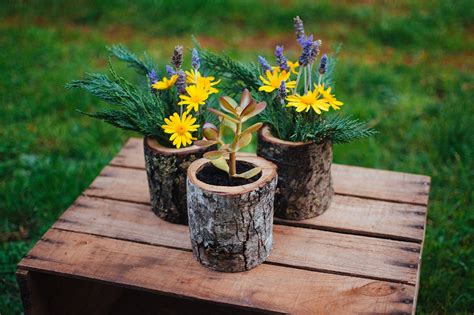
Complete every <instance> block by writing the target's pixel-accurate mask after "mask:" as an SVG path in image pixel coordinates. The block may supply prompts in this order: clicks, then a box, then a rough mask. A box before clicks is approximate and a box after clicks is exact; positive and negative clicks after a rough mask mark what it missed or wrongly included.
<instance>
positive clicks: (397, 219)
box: [84, 166, 426, 242]
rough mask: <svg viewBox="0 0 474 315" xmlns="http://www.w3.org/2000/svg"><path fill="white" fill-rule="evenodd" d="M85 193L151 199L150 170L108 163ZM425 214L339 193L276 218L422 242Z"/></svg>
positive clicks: (145, 201)
mask: <svg viewBox="0 0 474 315" xmlns="http://www.w3.org/2000/svg"><path fill="white" fill-rule="evenodd" d="M84 194H86V195H88V196H93V197H103V198H109V199H115V200H122V201H130V202H137V203H142V204H149V203H150V197H149V193H148V186H147V179H146V174H145V171H144V170H139V169H131V168H123V167H114V166H106V167H105V168H104V170H103V171H102V172H101V173H100V175H99V176H98V177H97V178H96V179H95V180H94V182H93V183H92V184H91V186H90V187H89V189H88V190H86V191H85V192H84ZM183 198H184V197H183ZM425 217H426V207H425V206H418V205H411V204H403V203H395V202H384V201H378V200H371V199H362V198H358V197H350V196H341V195H336V196H334V198H333V201H332V203H331V205H330V207H329V209H328V211H326V213H324V214H323V215H321V216H319V217H317V218H313V219H308V220H303V221H285V220H281V219H277V218H275V222H278V223H280V224H287V225H294V226H301V227H309V228H316V229H326V230H332V231H341V232H345V233H353V234H360V235H370V236H380V237H388V238H393V239H398V240H410V241H416V242H421V240H422V239H423V232H424V225H425Z"/></svg>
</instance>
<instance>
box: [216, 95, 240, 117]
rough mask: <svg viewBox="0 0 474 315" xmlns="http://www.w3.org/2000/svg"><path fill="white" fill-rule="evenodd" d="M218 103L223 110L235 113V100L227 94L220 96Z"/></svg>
mask: <svg viewBox="0 0 474 315" xmlns="http://www.w3.org/2000/svg"><path fill="white" fill-rule="evenodd" d="M219 105H220V106H221V108H222V109H223V110H225V111H226V112H229V113H231V114H234V115H237V110H236V108H237V107H238V105H237V102H236V101H234V100H233V99H232V98H230V97H229V96H222V97H220V98H219Z"/></svg>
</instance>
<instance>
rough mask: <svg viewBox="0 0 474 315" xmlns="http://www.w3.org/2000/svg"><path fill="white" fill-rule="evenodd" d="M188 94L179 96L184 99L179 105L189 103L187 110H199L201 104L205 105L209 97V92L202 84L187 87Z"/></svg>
mask: <svg viewBox="0 0 474 315" xmlns="http://www.w3.org/2000/svg"><path fill="white" fill-rule="evenodd" d="M186 92H187V93H188V95H180V96H179V98H180V99H181V100H182V101H180V102H179V103H178V105H188V106H187V107H186V112H188V113H189V112H190V111H191V109H194V111H196V112H197V111H198V110H199V105H204V104H205V102H206V100H207V98H208V97H209V92H208V91H206V90H205V89H204V88H203V87H202V86H198V85H190V86H188V87H187V88H186Z"/></svg>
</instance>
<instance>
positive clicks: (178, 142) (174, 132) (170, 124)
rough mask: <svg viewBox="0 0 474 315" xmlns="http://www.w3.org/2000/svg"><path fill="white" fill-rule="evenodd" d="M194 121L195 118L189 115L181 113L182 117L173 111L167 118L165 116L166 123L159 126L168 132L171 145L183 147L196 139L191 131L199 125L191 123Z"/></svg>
mask: <svg viewBox="0 0 474 315" xmlns="http://www.w3.org/2000/svg"><path fill="white" fill-rule="evenodd" d="M195 122H196V118H194V117H193V116H191V115H187V114H186V113H184V114H183V117H179V115H178V113H174V114H173V115H171V116H170V117H169V118H165V123H166V125H163V126H161V128H163V129H164V131H165V133H170V134H171V136H170V141H172V142H173V145H174V146H176V148H177V149H179V148H180V147H181V146H183V147H185V146H187V145H188V144H191V143H192V141H193V140H196V138H194V137H193V136H192V134H191V132H193V131H196V130H197V129H198V128H199V125H193V124H194V123H195Z"/></svg>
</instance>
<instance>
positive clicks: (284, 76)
mask: <svg viewBox="0 0 474 315" xmlns="http://www.w3.org/2000/svg"><path fill="white" fill-rule="evenodd" d="M265 74H266V76H267V78H264V77H263V76H260V80H262V83H263V85H262V86H261V87H259V88H258V90H259V91H265V92H267V93H271V92H273V91H275V90H278V89H279V88H280V85H281V81H285V84H286V87H287V88H290V89H291V88H294V87H296V81H288V79H289V78H290V74H291V73H289V72H286V71H285V70H283V71H280V69H279V68H278V69H275V70H273V71H270V70H267V71H266V72H265ZM287 81H288V82H287Z"/></svg>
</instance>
